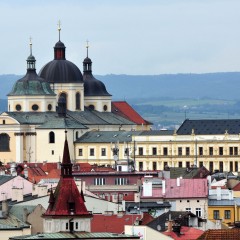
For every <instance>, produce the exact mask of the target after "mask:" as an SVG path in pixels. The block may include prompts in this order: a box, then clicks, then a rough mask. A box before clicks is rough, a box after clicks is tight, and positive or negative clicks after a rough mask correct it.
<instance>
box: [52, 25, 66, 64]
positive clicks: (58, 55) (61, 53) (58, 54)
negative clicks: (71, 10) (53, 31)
mask: <svg viewBox="0 0 240 240" xmlns="http://www.w3.org/2000/svg"><path fill="white" fill-rule="evenodd" d="M58 32H59V40H58V42H57V43H56V44H55V46H54V59H55V60H65V59H66V58H65V49H66V47H65V45H64V43H62V42H61V40H60V36H61V35H60V33H61V26H60V22H59V23H58Z"/></svg>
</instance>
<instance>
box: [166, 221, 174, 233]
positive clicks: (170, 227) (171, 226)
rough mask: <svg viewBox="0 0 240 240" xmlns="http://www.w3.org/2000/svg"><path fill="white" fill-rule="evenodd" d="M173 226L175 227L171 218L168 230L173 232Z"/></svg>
mask: <svg viewBox="0 0 240 240" xmlns="http://www.w3.org/2000/svg"><path fill="white" fill-rule="evenodd" d="M172 228H173V221H172V220H169V221H168V225H167V232H172Z"/></svg>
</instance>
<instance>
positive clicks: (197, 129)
mask: <svg viewBox="0 0 240 240" xmlns="http://www.w3.org/2000/svg"><path fill="white" fill-rule="evenodd" d="M192 129H194V133H195V134H199V135H204V134H224V133H225V132H226V130H227V132H228V133H229V134H239V133H240V119H215V120H189V119H187V120H185V121H184V122H183V124H182V125H181V126H180V127H179V129H178V130H177V134H178V135H189V134H192Z"/></svg>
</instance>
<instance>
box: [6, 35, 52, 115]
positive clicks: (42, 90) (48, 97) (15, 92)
mask: <svg viewBox="0 0 240 240" xmlns="http://www.w3.org/2000/svg"><path fill="white" fill-rule="evenodd" d="M35 63H36V59H35V57H34V56H33V55H32V42H31V39H30V55H29V57H28V58H27V73H26V75H25V76H24V77H23V78H21V79H19V80H18V81H17V82H16V83H15V84H14V86H13V88H12V91H11V92H10V93H9V94H8V111H9V112H47V111H54V110H55V108H56V100H55V99H56V94H55V93H54V92H53V91H52V89H51V87H50V84H49V83H48V82H47V81H45V79H43V78H41V77H39V76H38V75H37V73H36V67H35Z"/></svg>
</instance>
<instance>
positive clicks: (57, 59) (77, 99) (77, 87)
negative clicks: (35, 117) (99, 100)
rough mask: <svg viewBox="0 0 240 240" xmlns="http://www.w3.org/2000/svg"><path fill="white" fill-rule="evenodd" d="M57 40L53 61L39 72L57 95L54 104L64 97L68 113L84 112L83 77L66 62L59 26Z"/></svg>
mask: <svg viewBox="0 0 240 240" xmlns="http://www.w3.org/2000/svg"><path fill="white" fill-rule="evenodd" d="M58 32H59V40H58V42H57V43H56V44H55V46H54V59H53V60H52V61H50V62H49V63H47V64H46V65H45V66H44V67H43V68H42V69H41V70H40V72H39V75H40V76H41V77H42V78H44V79H46V81H48V82H49V83H50V85H51V88H52V90H53V91H54V92H55V93H56V94H57V96H56V102H58V99H59V98H60V97H64V98H65V101H66V107H67V109H68V110H70V111H84V90H83V76H82V73H81V71H80V70H79V68H78V67H77V66H76V65H75V64H74V63H72V62H70V61H68V60H66V47H65V45H64V43H63V42H61V34H60V33H61V26H60V23H59V25H58Z"/></svg>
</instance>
